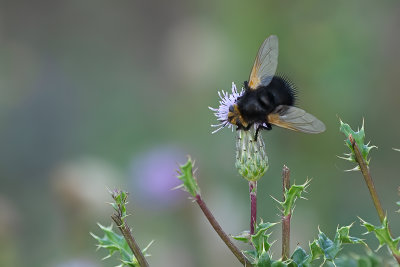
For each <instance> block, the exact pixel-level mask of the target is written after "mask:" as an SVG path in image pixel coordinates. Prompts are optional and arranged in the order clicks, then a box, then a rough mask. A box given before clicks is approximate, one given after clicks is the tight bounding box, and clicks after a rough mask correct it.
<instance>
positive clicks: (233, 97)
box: [208, 82, 244, 133]
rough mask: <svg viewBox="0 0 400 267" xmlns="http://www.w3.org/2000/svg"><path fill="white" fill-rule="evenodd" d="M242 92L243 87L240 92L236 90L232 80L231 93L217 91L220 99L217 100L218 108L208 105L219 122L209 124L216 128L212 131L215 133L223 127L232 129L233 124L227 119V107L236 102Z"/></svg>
mask: <svg viewBox="0 0 400 267" xmlns="http://www.w3.org/2000/svg"><path fill="white" fill-rule="evenodd" d="M243 93H244V90H243V88H242V90H241V91H240V92H238V90H237V88H236V85H235V83H233V82H232V93H231V94H230V93H228V92H225V91H224V90H222V91H219V92H218V95H219V98H220V99H221V100H220V101H219V107H218V108H212V107H208V108H209V109H210V110H212V111H214V115H215V117H217V119H218V121H219V122H220V123H219V124H214V125H211V127H216V128H217V129H216V130H214V131H213V132H212V133H216V132H218V131H219V130H221V129H222V128H225V127H228V128H231V129H232V130H233V126H234V125H233V124H231V123H230V122H229V121H228V112H229V107H230V106H232V105H234V104H236V101H237V99H238V98H239V97H240V96H242V95H243Z"/></svg>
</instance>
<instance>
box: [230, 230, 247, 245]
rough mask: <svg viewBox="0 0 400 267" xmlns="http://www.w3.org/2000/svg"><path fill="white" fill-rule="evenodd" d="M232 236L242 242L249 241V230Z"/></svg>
mask: <svg viewBox="0 0 400 267" xmlns="http://www.w3.org/2000/svg"><path fill="white" fill-rule="evenodd" d="M232 238H233V239H235V240H237V241H241V242H243V243H248V242H249V241H250V231H243V232H241V233H240V234H238V235H234V236H232Z"/></svg>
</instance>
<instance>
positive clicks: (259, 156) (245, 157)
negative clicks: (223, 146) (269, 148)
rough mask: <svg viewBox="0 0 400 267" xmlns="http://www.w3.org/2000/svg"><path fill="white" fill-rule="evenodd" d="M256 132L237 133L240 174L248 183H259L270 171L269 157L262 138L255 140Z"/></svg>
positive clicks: (237, 161) (237, 159)
mask: <svg viewBox="0 0 400 267" xmlns="http://www.w3.org/2000/svg"><path fill="white" fill-rule="evenodd" d="M254 135H255V134H254V131H253V130H249V131H242V130H239V131H237V139H236V163H235V166H236V168H237V169H238V171H239V174H240V175H241V176H242V177H243V178H245V179H246V180H248V181H257V180H258V179H260V178H261V177H262V176H263V175H264V173H265V172H266V171H267V170H268V167H269V165H268V157H267V154H266V153H265V144H264V141H263V139H262V137H261V136H258V137H257V140H254Z"/></svg>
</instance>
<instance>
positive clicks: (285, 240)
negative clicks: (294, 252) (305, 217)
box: [282, 165, 292, 261]
mask: <svg viewBox="0 0 400 267" xmlns="http://www.w3.org/2000/svg"><path fill="white" fill-rule="evenodd" d="M282 181H283V201H285V192H286V190H289V188H290V170H289V168H288V167H286V165H284V166H283V170H282ZM291 217H292V214H291V213H289V214H288V215H286V216H285V215H283V216H282V260H284V261H285V260H287V259H289V257H290V218H291Z"/></svg>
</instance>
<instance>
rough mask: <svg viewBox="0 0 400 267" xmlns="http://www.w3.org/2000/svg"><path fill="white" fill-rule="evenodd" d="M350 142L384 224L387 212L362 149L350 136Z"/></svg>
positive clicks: (396, 256) (398, 259)
mask: <svg viewBox="0 0 400 267" xmlns="http://www.w3.org/2000/svg"><path fill="white" fill-rule="evenodd" d="M349 140H350V143H351V145H352V147H353V150H354V155H355V158H356V161H357V163H358V166H359V167H360V170H361V173H362V175H363V177H364V180H365V183H366V184H367V187H368V190H369V193H370V194H371V198H372V201H373V202H374V205H375V209H376V211H377V212H378V216H379V219H380V221H381V223H382V222H383V220H384V219H385V211H384V210H383V208H382V205H381V202H380V201H379V198H378V193H377V192H376V189H375V186H374V182H373V180H372V177H371V174H370V172H369V169H368V165H367V163H366V162H365V160H364V158H363V157H362V155H361V152H360V149H359V147H358V145H357V143H356V141H355V140H354V138H353V136H352V135H349ZM389 233H390V235H392V233H391V231H390V229H389ZM391 251H392V255H393V257H394V258H395V259H396V261H397V262H398V263H399V264H400V255H396V254H395V249H391Z"/></svg>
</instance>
